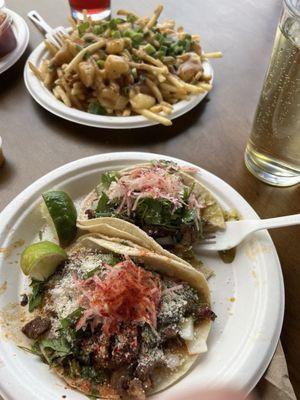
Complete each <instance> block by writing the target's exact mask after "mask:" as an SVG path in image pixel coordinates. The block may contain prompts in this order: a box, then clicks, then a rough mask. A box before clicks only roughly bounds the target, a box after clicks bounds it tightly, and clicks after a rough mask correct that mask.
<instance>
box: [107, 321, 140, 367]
mask: <svg viewBox="0 0 300 400" xmlns="http://www.w3.org/2000/svg"><path fill="white" fill-rule="evenodd" d="M111 354H112V361H113V362H114V364H115V365H117V366H119V365H122V364H129V363H131V362H132V361H133V360H134V359H135V358H136V357H137V354H138V341H137V327H136V326H134V325H129V326H124V327H123V328H121V329H120V331H119V332H118V333H117V334H116V335H115V338H114V343H113V346H112V352H111Z"/></svg>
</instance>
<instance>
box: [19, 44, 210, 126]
mask: <svg viewBox="0 0 300 400" xmlns="http://www.w3.org/2000/svg"><path fill="white" fill-rule="evenodd" d="M46 57H48V51H47V49H46V48H45V46H44V44H43V43H41V44H40V45H39V46H38V47H37V48H36V49H35V50H34V51H33V52H32V53H31V55H30V56H29V58H28V61H31V62H32V63H33V64H34V65H40V63H41V61H42V60H43V59H44V58H46ZM203 67H204V71H205V72H206V73H207V74H210V75H212V77H213V69H212V66H211V64H210V63H209V62H205V63H203ZM24 80H25V85H26V88H27V90H28V91H29V93H30V94H31V96H32V97H33V98H34V99H35V101H36V102H37V103H39V104H40V105H41V106H42V107H44V108H45V109H46V110H48V111H50V112H51V113H53V114H55V115H58V116H59V117H62V118H64V119H67V120H68V121H73V122H77V123H78V124H81V125H88V126H94V127H96V128H109V129H131V128H142V127H145V126H151V125H157V124H158V123H157V122H153V121H149V120H147V119H146V118H144V117H143V116H140V115H136V116H130V117H114V116H102V115H94V114H90V113H87V112H84V111H80V110H76V109H75V108H70V107H67V106H65V105H64V103H62V102H61V101H59V100H57V99H56V98H55V96H54V95H53V94H52V92H50V91H49V90H48V89H47V88H46V87H45V86H44V85H43V84H42V82H41V81H40V80H39V79H37V77H36V76H35V75H34V74H33V73H32V71H31V70H30V68H29V65H28V62H27V63H26V65H25V69H24ZM212 82H213V78H212V80H211V83H212ZM206 95H207V93H203V94H201V95H199V96H192V97H191V99H190V100H183V101H180V102H179V103H177V104H175V105H174V108H173V109H174V111H173V113H172V115H171V116H170V118H171V119H174V118H177V117H179V116H180V115H182V114H185V113H186V112H188V111H190V110H191V109H192V108H194V107H196V105H197V104H199V103H200V101H202V100H203V99H204V97H205V96H206Z"/></svg>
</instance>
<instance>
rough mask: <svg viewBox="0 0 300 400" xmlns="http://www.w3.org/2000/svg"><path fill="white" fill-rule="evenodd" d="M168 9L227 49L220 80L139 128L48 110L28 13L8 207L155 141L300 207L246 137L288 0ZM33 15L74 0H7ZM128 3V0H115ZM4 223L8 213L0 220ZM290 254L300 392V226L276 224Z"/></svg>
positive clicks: (254, 197)
mask: <svg viewBox="0 0 300 400" xmlns="http://www.w3.org/2000/svg"><path fill="white" fill-rule="evenodd" d="M163 3H164V4H165V12H164V16H165V17H173V18H175V20H176V21H177V22H178V23H179V24H182V25H184V26H185V27H186V29H187V30H188V31H190V32H193V33H199V34H200V36H201V41H202V44H203V47H204V48H205V50H206V51H216V50H221V51H222V52H223V53H224V58H223V59H220V60H215V61H213V66H214V69H215V87H214V89H213V91H212V92H211V93H210V94H209V96H208V97H207V100H206V101H204V102H202V103H201V104H200V105H199V106H198V107H197V108H195V109H194V110H193V111H191V112H189V113H188V114H186V115H185V116H183V117H181V118H179V119H178V120H176V121H174V126H172V127H171V128H167V127H162V126H157V127H151V128H146V129H139V130H132V131H118V132H116V131H109V130H103V129H94V128H89V127H82V126H79V125H76V124H73V123H70V122H67V121H64V120H62V119H60V118H58V117H55V116H53V115H51V114H50V113H48V112H47V111H45V110H43V109H42V108H41V107H40V106H39V105H38V104H36V103H35V101H34V100H33V99H32V98H31V97H30V95H29V94H28V93H27V91H26V89H25V86H24V82H23V76H22V75H23V67H24V63H25V60H26V58H27V57H28V55H29V54H30V52H31V51H32V50H33V49H34V48H35V46H36V45H37V44H38V43H39V42H40V41H41V40H42V35H41V34H40V33H39V32H38V31H37V29H36V28H35V27H33V26H32V24H31V22H30V21H28V20H27V22H28V25H29V28H30V34H31V37H30V44H29V48H28V49H27V51H26V53H25V55H24V56H23V57H22V59H21V60H20V61H19V62H18V63H17V64H16V65H15V66H14V67H13V68H11V69H10V70H9V71H7V72H6V73H4V74H2V75H1V76H0V135H1V136H2V138H3V145H4V153H5V157H6V163H5V165H4V166H3V167H2V168H0V209H3V208H4V206H5V205H6V204H8V203H9V202H10V201H11V200H12V199H13V198H14V197H15V196H16V195H17V194H18V193H19V192H20V191H21V190H23V189H24V188H25V187H26V186H28V185H29V184H30V183H32V182H33V181H34V180H36V179H37V178H39V177H40V176H42V175H44V174H45V173H47V172H49V171H51V170H52V169H54V168H56V167H58V166H60V165H62V164H65V163H67V162H69V161H72V160H76V159H78V158H82V157H85V156H89V155H93V154H98V153H105V152H111V151H135V150H136V151H149V152H154V153H162V154H167V155H170V156H175V157H179V158H182V159H185V160H187V161H191V162H193V163H195V164H197V165H199V166H202V167H203V168H205V169H207V170H209V171H211V172H212V173H214V174H216V175H218V176H219V177H220V178H222V179H224V180H225V181H226V182H228V183H229V184H230V185H232V186H233V187H234V188H235V189H236V190H237V191H238V192H239V193H240V194H241V195H242V196H243V197H244V198H245V199H246V200H247V201H248V202H249V203H250V204H251V205H252V207H253V208H254V209H255V210H256V211H257V212H258V214H259V215H260V216H261V217H264V218H268V217H275V216H279V215H286V214H292V213H299V212H300V201H299V199H300V187H299V185H298V186H294V187H291V188H283V189H282V188H274V187H270V186H267V185H265V184H263V183H261V182H259V181H257V180H256V179H255V178H254V177H252V176H251V175H250V174H249V173H248V172H247V170H246V168H245V166H244V161H243V155H244V149H245V145H246V141H247V138H248V135H249V133H250V129H251V122H252V119H253V114H254V111H255V106H256V104H257V101H258V97H259V93H260V90H261V87H262V82H263V78H264V74H265V71H266V68H267V65H268V60H269V57H270V54H271V49H272V45H273V39H274V34H275V29H276V25H277V22H278V19H279V16H280V10H281V1H280V0H263V1H257V0H241V1H236V0H218V1H215V0H201V1H200V0H189V1H182V0H181V1H174V0H173V1H172V0H164V2H163ZM156 4H157V0H139V1H135V0H127V1H126V8H128V9H132V10H133V11H136V12H137V13H141V14H145V15H147V14H149V13H151V11H152V9H153V8H154V6H155V5H156ZM7 6H8V7H9V8H11V9H13V10H15V11H16V12H18V13H19V14H21V15H22V16H23V17H24V18H26V14H27V12H28V11H29V10H31V9H36V10H37V11H39V12H40V13H41V15H42V16H44V17H45V18H46V19H47V21H48V22H49V24H50V25H53V26H57V25H61V24H66V23H67V15H68V5H67V1H63V0H51V1H37V0H26V1H20V0H7ZM119 7H122V8H124V7H125V5H124V2H123V1H121V0H115V1H113V9H114V10H116V9H117V8H119ZM0 223H1V221H0ZM271 235H272V238H273V240H274V242H275V245H276V247H277V250H278V254H279V257H280V260H281V263H282V269H283V274H284V280H285V290H286V313H285V321H284V327H283V332H282V343H283V347H284V350H285V354H286V358H287V362H288V368H289V372H290V377H291V381H292V383H293V385H294V388H295V391H296V394H297V395H298V397H299V396H300V369H299V363H300V342H299V332H300V318H299V315H300V296H299V293H300V267H299V254H300V244H299V243H300V240H299V239H300V227H291V228H288V229H278V230H275V231H273V232H271Z"/></svg>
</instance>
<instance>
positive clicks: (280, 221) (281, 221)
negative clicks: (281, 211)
mask: <svg viewBox="0 0 300 400" xmlns="http://www.w3.org/2000/svg"><path fill="white" fill-rule="evenodd" d="M291 225H300V214H294V215H287V216H285V217H278V218H269V219H253V220H241V221H229V222H226V228H225V230H224V231H222V232H217V233H216V235H215V236H214V238H212V239H204V240H203V241H202V242H200V243H199V244H197V250H199V251H202V250H205V251H206V250H208V251H221V250H229V249H232V248H233V247H236V246H237V245H239V244H240V243H241V242H242V241H243V240H244V239H246V238H247V237H248V236H249V235H251V233H254V232H256V231H259V230H261V229H272V228H281V227H284V226H291Z"/></svg>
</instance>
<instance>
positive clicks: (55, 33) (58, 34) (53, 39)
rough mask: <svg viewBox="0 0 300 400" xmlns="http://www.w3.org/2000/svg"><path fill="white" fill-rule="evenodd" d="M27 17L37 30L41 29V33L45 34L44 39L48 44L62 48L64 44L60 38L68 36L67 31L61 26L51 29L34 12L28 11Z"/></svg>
mask: <svg viewBox="0 0 300 400" xmlns="http://www.w3.org/2000/svg"><path fill="white" fill-rule="evenodd" d="M27 16H28V18H30V19H31V21H32V22H34V24H35V25H36V26H37V27H38V28H39V29H42V31H43V33H45V34H46V35H45V37H46V39H47V40H48V41H49V42H50V43H52V44H53V45H54V46H55V47H57V48H58V49H60V48H61V47H62V46H63V44H64V42H63V40H62V37H63V36H65V35H68V32H67V30H66V29H65V28H64V27H63V26H58V27H57V28H51V26H50V25H48V24H47V22H46V21H45V20H44V18H42V17H41V16H40V14H39V13H38V12H37V11H35V10H32V11H29V13H28V14H27Z"/></svg>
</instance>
